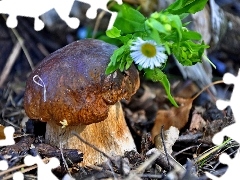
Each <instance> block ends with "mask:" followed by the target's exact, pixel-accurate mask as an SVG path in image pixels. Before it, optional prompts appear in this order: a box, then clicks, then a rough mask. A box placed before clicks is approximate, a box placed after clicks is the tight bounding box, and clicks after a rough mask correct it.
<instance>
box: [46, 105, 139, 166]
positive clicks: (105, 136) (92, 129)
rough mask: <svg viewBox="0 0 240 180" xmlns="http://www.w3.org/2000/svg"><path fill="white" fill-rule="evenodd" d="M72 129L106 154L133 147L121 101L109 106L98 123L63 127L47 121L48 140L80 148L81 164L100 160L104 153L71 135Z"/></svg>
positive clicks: (115, 153) (117, 152) (134, 148)
mask: <svg viewBox="0 0 240 180" xmlns="http://www.w3.org/2000/svg"><path fill="white" fill-rule="evenodd" d="M72 131H75V132H76V133H78V134H79V135H80V136H81V137H82V138H83V139H84V140H85V141H87V142H89V143H90V144H92V145H94V146H95V147H97V148H98V149H99V150H101V151H103V152H104V153H106V154H107V155H109V156H112V155H124V152H125V151H131V150H136V146H135V143H134V140H133V138H132V135H131V133H130V131H129V129H128V126H127V124H126V121H125V118H124V114H123V110H122V106H121V104H120V102H117V103H116V104H115V105H112V106H110V108H109V113H108V117H107V118H106V119H105V120H104V121H101V122H99V123H93V124H90V125H87V126H67V127H65V128H62V127H56V125H54V123H47V128H46V136H45V138H46V140H47V142H48V143H50V144H53V145H55V146H59V144H60V143H61V142H62V144H63V147H64V148H70V149H79V150H81V151H82V152H83V162H82V164H81V165H83V166H85V165H92V164H101V163H103V162H104V161H106V157H104V155H103V154H102V153H100V152H97V151H96V150H94V149H93V148H91V147H89V146H88V145H86V144H85V143H83V142H81V141H80V140H79V139H78V138H77V137H76V136H73V135H72V133H71V132H72Z"/></svg>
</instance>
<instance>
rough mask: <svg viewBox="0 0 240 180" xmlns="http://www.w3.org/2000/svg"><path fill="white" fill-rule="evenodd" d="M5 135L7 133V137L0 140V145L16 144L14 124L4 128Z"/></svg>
mask: <svg viewBox="0 0 240 180" xmlns="http://www.w3.org/2000/svg"><path fill="white" fill-rule="evenodd" d="M3 132H4V135H5V139H1V140H0V147H1V146H9V145H13V144H15V141H14V138H13V135H14V132H15V130H14V128H13V127H12V126H7V127H5V128H4V131H3Z"/></svg>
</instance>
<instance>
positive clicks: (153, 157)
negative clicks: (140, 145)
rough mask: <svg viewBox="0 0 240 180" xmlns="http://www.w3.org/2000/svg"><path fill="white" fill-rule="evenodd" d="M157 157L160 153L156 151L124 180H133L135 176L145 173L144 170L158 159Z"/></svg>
mask: <svg viewBox="0 0 240 180" xmlns="http://www.w3.org/2000/svg"><path fill="white" fill-rule="evenodd" d="M159 155H160V152H159V151H158V150H157V151H154V153H153V155H152V156H151V157H150V158H149V159H148V160H146V161H145V162H144V163H142V164H141V165H140V166H139V167H138V168H137V169H136V170H135V171H134V172H132V173H130V174H129V176H128V177H127V178H126V179H125V180H131V179H134V178H135V177H136V176H138V175H141V174H142V173H143V172H144V171H145V169H146V168H147V167H148V166H149V165H150V164H152V163H153V162H154V161H155V160H156V159H157V158H158V156H159Z"/></svg>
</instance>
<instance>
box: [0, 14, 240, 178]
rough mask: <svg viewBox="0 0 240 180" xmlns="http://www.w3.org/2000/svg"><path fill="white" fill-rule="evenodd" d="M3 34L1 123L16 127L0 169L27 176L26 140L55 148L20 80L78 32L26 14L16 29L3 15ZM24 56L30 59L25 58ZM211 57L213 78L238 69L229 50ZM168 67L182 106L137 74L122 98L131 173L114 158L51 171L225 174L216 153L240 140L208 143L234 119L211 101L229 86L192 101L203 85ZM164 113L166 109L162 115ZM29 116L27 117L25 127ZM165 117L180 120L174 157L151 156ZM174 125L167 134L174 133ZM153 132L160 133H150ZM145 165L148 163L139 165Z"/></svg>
mask: <svg viewBox="0 0 240 180" xmlns="http://www.w3.org/2000/svg"><path fill="white" fill-rule="evenodd" d="M0 32H1V33H0V47H1V48H0V73H1V76H2V77H1V78H2V79H4V82H3V83H2V84H1V86H0V110H1V111H0V113H1V116H0V124H1V125H2V126H3V127H5V126H13V127H14V128H15V141H16V144H15V145H12V146H3V147H1V149H0V159H7V161H8V164H9V171H0V179H2V178H3V179H11V175H12V174H13V173H14V172H16V171H19V170H22V169H25V170H26V172H25V173H24V177H25V179H37V175H36V173H37V168H36V166H31V169H28V168H27V167H25V166H22V165H23V158H24V157H25V156H26V155H27V154H31V155H33V154H34V153H33V152H32V146H31V145H32V144H34V145H35V147H37V148H38V153H39V154H40V155H41V156H42V157H43V156H44V157H45V158H49V157H52V156H54V155H55V156H59V151H57V148H55V147H51V146H49V145H48V144H45V143H44V126H45V124H44V123H41V122H38V123H37V125H36V123H31V121H29V119H28V117H27V116H26V114H25V112H24V108H23V96H24V92H25V82H26V79H27V77H28V75H29V73H30V72H31V71H32V69H31V68H33V67H31V66H35V65H37V64H38V63H39V62H40V61H41V60H42V59H43V58H44V57H45V56H46V55H47V54H49V53H51V52H53V51H55V50H57V49H59V48H60V47H63V46H64V45H66V44H68V43H70V42H72V41H74V40H77V39H79V37H78V35H77V34H78V33H79V31H76V30H70V29H68V28H62V27H60V30H59V31H58V32H57V33H54V32H51V31H50V30H48V29H46V28H45V29H44V30H42V31H40V32H36V31H34V29H33V23H32V21H31V20H29V19H26V18H19V24H18V27H17V28H16V29H15V30H14V31H13V30H11V29H9V28H7V27H6V25H5V20H4V18H3V17H0ZM19 38H21V39H23V40H24V45H25V47H26V51H25V52H23V51H22V50H21V49H19V50H16V49H17V47H16V46H17V43H18V41H19ZM14 48H15V51H14ZM27 54H28V55H29V57H31V58H30V59H31V61H29V58H26V55H27ZM10 56H12V57H11V58H12V59H14V60H13V63H12V66H11V65H10V67H9V66H7V63H9V62H10V61H11V58H10ZM210 57H211V58H210V59H215V62H217V63H219V64H220V65H221V67H222V68H221V69H220V70H219V69H213V82H214V81H217V80H221V79H222V76H223V75H224V73H226V72H230V73H232V74H234V75H237V73H238V69H239V67H240V66H239V65H240V61H238V62H237V61H236V59H235V58H234V57H232V55H231V54H228V52H223V51H221V49H220V50H217V51H215V52H212V53H211V54H210ZM165 72H166V74H167V75H168V77H169V79H170V82H171V92H172V94H173V96H174V97H179V98H182V99H179V100H178V102H180V103H181V104H182V106H181V108H180V109H179V110H176V108H175V109H173V108H171V107H172V106H171V104H170V103H169V102H168V99H167V98H166V95H165V91H164V89H163V87H162V86H161V85H160V84H158V83H153V82H149V81H147V80H146V79H144V77H143V76H142V75H141V74H140V76H141V85H140V88H139V90H138V91H137V93H136V94H135V95H134V96H133V97H132V98H131V100H130V102H128V103H127V102H125V101H122V106H123V110H124V114H125V119H126V121H127V124H128V127H129V129H130V131H131V133H132V136H133V138H134V141H135V143H136V146H137V152H128V153H126V154H125V157H124V158H126V159H127V160H128V161H129V163H128V164H127V166H128V167H129V168H130V172H126V171H127V170H126V171H125V170H124V169H123V168H119V167H117V166H116V165H115V164H111V166H109V165H108V166H107V165H106V164H103V165H99V166H93V167H79V166H78V165H77V163H75V164H71V166H69V167H68V168H66V167H65V166H64V163H63V162H61V167H59V168H57V169H55V170H53V172H54V174H55V175H56V176H57V177H59V178H60V179H61V178H62V177H63V175H64V174H66V173H69V172H70V173H71V174H72V176H73V177H75V178H76V179H108V178H109V179H113V178H116V179H127V178H130V177H129V174H130V175H131V178H130V179H164V178H166V176H167V174H168V173H169V172H171V173H172V174H174V176H175V177H176V179H177V178H178V179H189V180H194V179H202V180H204V179H207V178H206V176H205V174H204V172H206V171H207V172H211V173H213V174H215V175H217V176H220V175H222V174H224V173H225V172H226V169H227V166H226V165H223V164H221V163H219V161H218V157H219V155H220V154H221V153H222V152H226V153H227V154H229V155H232V156H233V155H234V154H235V152H236V150H237V149H238V147H239V145H238V143H236V142H234V141H228V139H226V140H225V142H226V141H227V143H225V145H223V146H222V147H218V148H215V150H212V149H213V148H214V147H216V146H215V145H214V144H213V143H212V137H213V135H214V134H216V133H217V132H219V131H220V130H221V129H223V128H224V127H226V126H228V125H230V124H232V123H233V122H234V118H233V114H232V111H231V109H230V108H227V109H226V110H224V111H220V110H218V109H217V107H216V105H215V103H216V100H217V99H229V98H230V95H231V90H232V86H227V85H225V84H217V85H215V86H214V87H215V89H216V92H217V93H216V94H215V95H214V94H212V93H211V92H210V91H209V90H206V91H203V92H202V93H201V94H200V95H199V96H198V97H197V98H196V99H194V100H193V99H192V100H191V98H192V97H193V96H194V95H196V94H197V93H198V92H200V91H201V90H202V89H203V87H201V88H200V87H199V86H198V83H197V82H193V81H191V80H185V79H183V78H182V75H181V73H180V71H179V70H178V68H177V66H176V64H174V61H173V60H172V59H170V60H169V65H168V66H167V68H166V69H165ZM4 76H5V77H4ZM164 113H165V114H166V113H167V114H168V115H169V114H171V115H170V117H169V116H164ZM163 116H164V118H162V117H163ZM27 121H28V122H29V123H27V125H25V123H26V122H27ZM168 121H177V122H178V123H181V124H183V125H184V126H183V128H181V129H179V135H178V137H177V140H176V142H174V143H172V151H173V152H172V153H171V157H170V156H168V157H167V158H166V157H164V158H161V157H162V156H160V157H158V158H157V159H155V160H154V161H150V162H149V161H148V160H149V157H150V156H151V152H154V148H156V147H157V148H158V144H159V143H160V141H161V140H159V139H161V138H162V136H161V133H162V132H161V127H162V124H163V123H164V122H168ZM41 125H42V126H41ZM36 126H37V128H36ZM0 127H1V126H0ZM39 127H43V128H39ZM165 128H166V127H165ZM175 131H176V130H173V132H170V134H171V133H176V132H175ZM29 132H31V135H29V134H30V133H29ZM153 134H155V135H157V136H158V137H159V138H155V139H153V138H152V136H153ZM3 138H4V136H3V128H0V139H3ZM166 141H167V140H166ZM165 143H168V142H165ZM19 147H21V148H19ZM49 149H51V150H52V151H53V152H54V151H55V150H56V151H55V153H56V154H48V151H49ZM210 150H212V151H210ZM169 159H170V160H169ZM173 160H174V161H173ZM119 161H120V160H119ZM142 164H144V165H147V167H146V168H143V167H142V166H141V165H142ZM141 168H143V169H141ZM136 174H137V175H136Z"/></svg>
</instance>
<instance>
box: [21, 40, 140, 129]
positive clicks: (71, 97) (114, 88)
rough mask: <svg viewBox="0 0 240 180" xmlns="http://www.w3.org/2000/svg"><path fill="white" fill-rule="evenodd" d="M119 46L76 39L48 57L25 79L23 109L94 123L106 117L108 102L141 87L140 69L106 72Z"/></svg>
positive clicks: (76, 122) (48, 118)
mask: <svg viewBox="0 0 240 180" xmlns="http://www.w3.org/2000/svg"><path fill="white" fill-rule="evenodd" d="M115 49H116V46H114V45H111V44H108V43H105V42H103V41H100V40H94V39H85V40H80V41H76V42H73V43H71V44H69V45H67V46H65V47H63V48H61V49H59V50H57V51H55V52H53V53H52V54H50V55H49V56H47V57H46V58H45V59H44V60H43V61H42V62H41V63H40V64H39V66H38V67H37V68H36V69H35V70H34V71H33V72H32V73H31V74H30V76H29V78H28V80H27V82H26V91H25V95H24V108H25V111H26V114H27V115H28V116H29V117H30V118H31V119H39V120H41V121H44V122H47V121H55V122H56V123H57V124H59V125H60V121H63V120H64V119H65V120H67V123H68V125H79V124H91V123H96V122H100V121H102V120H104V119H106V118H107V116H108V109H109V105H113V104H115V103H116V102H117V101H119V100H121V99H123V98H124V99H130V97H131V96H132V95H133V94H134V93H135V92H136V90H137V89H138V87H139V76H138V71H137V69H136V68H135V67H134V66H133V65H132V66H131V67H130V68H129V69H128V70H127V72H125V73H122V72H120V71H116V72H114V73H113V74H110V75H106V74H105V70H106V67H107V65H108V63H109V61H110V57H111V55H112V54H113V52H114V50H115Z"/></svg>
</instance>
